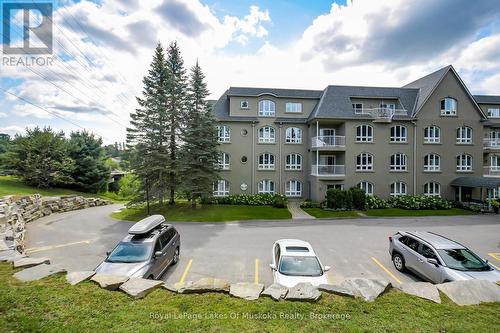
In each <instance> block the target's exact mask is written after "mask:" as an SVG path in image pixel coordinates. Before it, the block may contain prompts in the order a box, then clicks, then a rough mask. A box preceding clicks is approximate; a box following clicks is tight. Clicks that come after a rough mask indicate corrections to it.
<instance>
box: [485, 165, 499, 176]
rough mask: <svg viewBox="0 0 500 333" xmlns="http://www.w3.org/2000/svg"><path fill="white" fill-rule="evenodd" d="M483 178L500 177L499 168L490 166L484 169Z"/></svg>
mask: <svg viewBox="0 0 500 333" xmlns="http://www.w3.org/2000/svg"><path fill="white" fill-rule="evenodd" d="M484 176H486V177H500V166H499V165H490V166H485V167H484Z"/></svg>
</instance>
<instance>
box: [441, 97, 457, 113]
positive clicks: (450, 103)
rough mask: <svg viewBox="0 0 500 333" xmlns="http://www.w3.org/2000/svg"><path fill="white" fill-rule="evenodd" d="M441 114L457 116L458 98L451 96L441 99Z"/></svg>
mask: <svg viewBox="0 0 500 333" xmlns="http://www.w3.org/2000/svg"><path fill="white" fill-rule="evenodd" d="M441 115H442V116H456V115H457V100H456V99H454V98H451V97H446V98H445V99H442V100H441Z"/></svg>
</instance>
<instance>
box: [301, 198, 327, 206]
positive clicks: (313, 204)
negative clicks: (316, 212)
mask: <svg viewBox="0 0 500 333" xmlns="http://www.w3.org/2000/svg"><path fill="white" fill-rule="evenodd" d="M322 207H323V205H322V203H321V202H315V201H311V200H306V201H304V202H302V203H301V204H300V208H322Z"/></svg>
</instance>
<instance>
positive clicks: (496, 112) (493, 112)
mask: <svg viewBox="0 0 500 333" xmlns="http://www.w3.org/2000/svg"><path fill="white" fill-rule="evenodd" d="M488 117H490V118H500V108H488Z"/></svg>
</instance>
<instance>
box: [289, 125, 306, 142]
mask: <svg viewBox="0 0 500 333" xmlns="http://www.w3.org/2000/svg"><path fill="white" fill-rule="evenodd" d="M285 142H286V143H302V130H301V129H300V128H298V127H289V128H287V129H286V131H285Z"/></svg>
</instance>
